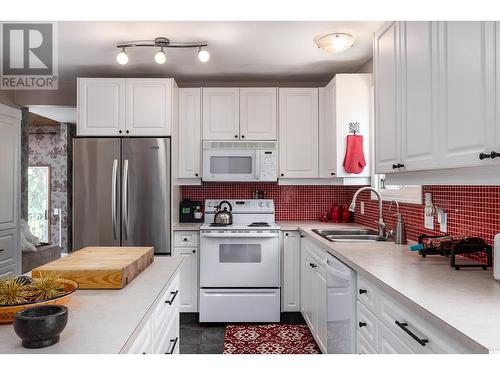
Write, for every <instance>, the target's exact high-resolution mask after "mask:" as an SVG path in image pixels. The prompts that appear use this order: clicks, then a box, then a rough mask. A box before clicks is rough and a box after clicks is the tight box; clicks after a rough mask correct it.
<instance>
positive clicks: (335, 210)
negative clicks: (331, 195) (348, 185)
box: [330, 204, 342, 223]
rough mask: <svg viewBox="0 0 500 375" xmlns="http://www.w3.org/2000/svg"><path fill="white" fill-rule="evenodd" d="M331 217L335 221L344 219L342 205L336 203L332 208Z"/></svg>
mask: <svg viewBox="0 0 500 375" xmlns="http://www.w3.org/2000/svg"><path fill="white" fill-rule="evenodd" d="M330 212H331V218H332V221H333V222H334V223H338V222H339V221H342V207H340V206H339V205H337V204H335V205H333V206H332V208H331V211H330Z"/></svg>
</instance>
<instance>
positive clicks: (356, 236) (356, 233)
mask: <svg viewBox="0 0 500 375" xmlns="http://www.w3.org/2000/svg"><path fill="white" fill-rule="evenodd" d="M312 231H313V232H314V233H316V234H318V235H320V236H321V237H323V238H324V239H326V240H328V241H330V242H367V241H390V240H388V239H387V238H386V237H383V236H380V235H379V234H378V231H376V230H373V229H360V228H344V229H313V230H312Z"/></svg>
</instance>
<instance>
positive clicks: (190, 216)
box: [179, 199, 203, 223]
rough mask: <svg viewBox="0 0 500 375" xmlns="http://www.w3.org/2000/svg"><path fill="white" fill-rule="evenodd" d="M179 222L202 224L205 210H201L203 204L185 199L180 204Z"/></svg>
mask: <svg viewBox="0 0 500 375" xmlns="http://www.w3.org/2000/svg"><path fill="white" fill-rule="evenodd" d="M179 222H180V223H202V222H203V210H202V208H201V202H200V201H192V200H191V199H183V200H182V201H181V203H180V204H179Z"/></svg>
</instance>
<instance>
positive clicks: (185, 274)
mask: <svg viewBox="0 0 500 375" xmlns="http://www.w3.org/2000/svg"><path fill="white" fill-rule="evenodd" d="M198 236H199V232H198V231H175V232H174V251H173V254H172V255H176V256H181V257H184V261H183V262H182V263H183V264H182V269H181V276H180V283H181V287H182V288H181V289H182V293H181V295H180V311H181V312H198V291H199V285H198V263H199V261H198V259H199V258H198V243H199V241H198Z"/></svg>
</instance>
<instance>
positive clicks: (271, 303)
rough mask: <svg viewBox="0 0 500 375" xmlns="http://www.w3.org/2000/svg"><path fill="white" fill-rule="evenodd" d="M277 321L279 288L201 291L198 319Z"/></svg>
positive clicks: (212, 320)
mask: <svg viewBox="0 0 500 375" xmlns="http://www.w3.org/2000/svg"><path fill="white" fill-rule="evenodd" d="M279 321H280V290H279V289H201V290H200V322H279Z"/></svg>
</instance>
